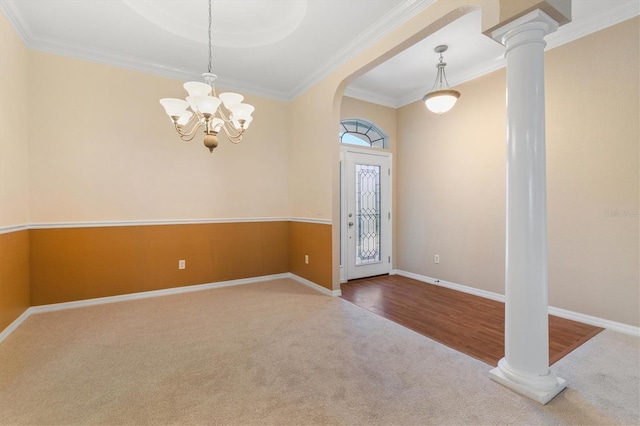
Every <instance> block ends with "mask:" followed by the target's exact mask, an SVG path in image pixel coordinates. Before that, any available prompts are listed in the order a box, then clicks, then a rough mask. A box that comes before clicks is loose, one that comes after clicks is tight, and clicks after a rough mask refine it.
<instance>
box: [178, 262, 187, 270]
mask: <svg viewBox="0 0 640 426" xmlns="http://www.w3.org/2000/svg"><path fill="white" fill-rule="evenodd" d="M186 267H187V261H186V260H178V269H185V268H186Z"/></svg>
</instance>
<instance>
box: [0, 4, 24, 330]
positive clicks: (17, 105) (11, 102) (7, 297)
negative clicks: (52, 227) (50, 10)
mask: <svg viewBox="0 0 640 426" xmlns="http://www.w3.org/2000/svg"><path fill="white" fill-rule="evenodd" d="M28 67H29V52H28V50H27V48H26V47H25V46H24V45H23V44H22V41H21V40H20V38H19V37H18V36H17V34H16V33H15V32H14V31H13V28H11V26H10V25H9V23H8V22H7V21H6V19H5V17H4V15H2V14H0V227H7V226H15V225H27V224H28V223H29V198H28V191H29V151H28V149H29V145H28V135H29V126H28V114H29V102H28V96H27V94H28V87H29V86H28V84H29V81H28ZM28 307H29V231H28V230H20V231H17V232H11V233H8V234H2V233H0V331H1V330H3V329H4V328H5V327H6V326H8V325H9V324H10V323H11V322H13V321H14V320H15V319H16V318H18V317H19V316H20V315H21V314H22V313H23V312H24V311H25V310H26V309H27V308H28Z"/></svg>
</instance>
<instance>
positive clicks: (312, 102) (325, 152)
mask: <svg viewBox="0 0 640 426" xmlns="http://www.w3.org/2000/svg"><path fill="white" fill-rule="evenodd" d="M481 3H482V4H483V9H484V10H487V11H493V12H495V8H497V5H498V2H497V1H493V0H446V1H436V2H435V3H433V4H432V5H431V6H429V7H428V8H425V9H424V10H423V11H422V12H420V13H418V14H417V15H416V16H414V17H413V18H411V19H409V20H408V21H407V22H405V23H404V24H403V25H402V26H401V27H399V28H398V29H396V30H394V31H392V32H391V33H390V34H388V35H386V36H385V37H383V38H382V39H380V40H379V41H378V42H376V43H374V44H373V45H372V46H370V47H369V48H367V49H365V50H364V51H363V52H361V53H360V54H358V55H356V56H355V57H354V58H352V59H351V60H349V61H348V62H347V63H345V64H344V65H342V66H341V67H340V68H338V69H337V70H336V71H335V72H334V73H332V74H331V75H330V76H328V77H327V78H325V79H324V80H322V81H320V82H319V83H318V84H316V85H315V86H313V87H312V88H310V89H309V90H307V91H306V92H305V93H303V94H302V95H300V96H299V97H298V98H296V99H294V100H293V101H292V102H291V103H290V106H289V121H290V126H289V132H290V135H291V149H290V160H291V163H290V176H291V183H290V192H289V196H290V203H291V212H292V215H293V216H303V217H304V216H306V215H317V217H320V218H323V219H331V222H332V224H333V226H332V267H331V268H332V282H333V288H334V289H338V288H339V286H340V227H339V226H338V225H339V220H340V181H339V175H340V167H339V166H340V155H339V146H338V144H337V143H335V140H336V136H335V135H336V134H337V133H338V131H339V123H340V104H341V100H342V93H343V92H344V89H345V88H346V87H347V86H348V84H349V83H350V82H351V81H353V80H355V79H356V78H357V77H359V76H360V75H362V74H364V73H366V72H367V71H368V70H370V69H372V68H374V67H375V66H377V65H379V64H381V63H383V62H384V61H385V60H387V59H389V58H391V57H393V56H394V55H395V54H397V53H399V52H401V51H402V50H404V49H406V48H407V47H409V46H411V45H412V44H414V43H415V42H417V41H419V40H421V39H423V38H425V37H427V36H428V35H430V34H432V33H434V32H436V31H437V30H439V29H440V28H442V27H444V26H446V25H447V24H448V23H450V22H452V21H454V20H455V19H457V18H459V17H460V16H463V15H464V14H466V13H468V12H470V11H472V10H474V9H476V8H478V7H479V5H480V4H481ZM488 16H490V17H491V19H496V17H497V16H498V15H497V14H496V13H488ZM314 217H315V216H314Z"/></svg>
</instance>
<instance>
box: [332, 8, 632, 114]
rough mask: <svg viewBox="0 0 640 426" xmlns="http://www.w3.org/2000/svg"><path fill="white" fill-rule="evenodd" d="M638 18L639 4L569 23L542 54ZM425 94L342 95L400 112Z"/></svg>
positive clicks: (485, 70)
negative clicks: (396, 95)
mask: <svg viewBox="0 0 640 426" xmlns="http://www.w3.org/2000/svg"><path fill="white" fill-rule="evenodd" d="M638 15H640V3H621V4H618V5H617V6H613V7H610V8H608V9H607V10H606V12H605V13H603V14H601V15H598V16H592V17H590V18H588V19H585V20H583V21H580V22H572V23H569V24H567V25H564V26H562V27H560V28H559V29H558V31H556V32H555V33H552V34H549V35H548V36H547V37H546V41H547V46H546V49H545V50H551V49H554V48H556V47H558V46H562V45H563V44H566V43H570V42H572V41H574V40H577V39H579V38H582V37H585V36H588V35H590V34H593V33H595V32H598V31H600V30H603V29H605V28H608V27H611V26H613V25H616V24H619V23H620V22H624V21H626V20H628V19H632V18H635V17H636V16H638ZM506 65H507V61H506V59H505V58H504V57H500V58H497V59H495V60H493V61H489V62H485V63H481V64H478V65H476V66H474V67H472V68H470V69H468V70H467V71H465V72H464V73H462V74H457V75H455V76H454V77H453V78H451V79H450V83H451V84H450V86H451V87H455V86H457V85H459V84H463V83H466V82H468V81H472V80H475V79H476V78H478V77H482V76H483V75H486V74H489V73H492V72H494V71H497V70H499V69H501V68H504V67H505V66H506ZM428 91H429V89H428V87H425V88H421V89H419V90H416V91H413V92H411V93H409V94H407V95H405V96H403V97H400V98H397V99H391V98H388V97H381V96H379V95H378V94H377V93H371V92H367V91H365V90H357V91H352V90H351V89H349V88H347V90H346V91H345V94H347V96H352V95H349V94H348V93H354V95H353V96H352V97H354V98H358V99H361V100H363V101H367V102H373V103H378V104H380V105H384V106H392V107H393V108H401V107H403V106H406V105H408V104H411V103H413V102H416V101H419V100H421V99H422V97H423V96H424V95H425V93H427V92H428ZM380 101H382V102H380Z"/></svg>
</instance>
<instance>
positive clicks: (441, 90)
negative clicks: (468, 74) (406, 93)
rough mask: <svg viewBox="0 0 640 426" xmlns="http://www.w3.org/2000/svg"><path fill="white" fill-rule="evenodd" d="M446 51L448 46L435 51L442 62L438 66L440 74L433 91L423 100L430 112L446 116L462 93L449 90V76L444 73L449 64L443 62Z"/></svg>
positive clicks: (437, 48) (439, 47)
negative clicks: (443, 53)
mask: <svg viewBox="0 0 640 426" xmlns="http://www.w3.org/2000/svg"><path fill="white" fill-rule="evenodd" d="M446 50H447V46H446V45H442V46H437V47H436V48H435V49H434V51H435V52H436V53H439V54H440V61H439V62H438V63H437V64H436V67H438V74H437V75H436V81H435V82H434V83H433V87H432V88H431V91H430V92H429V93H427V94H426V95H424V97H423V98H422V100H423V101H424V103H425V105H426V106H427V108H428V109H429V111H431V112H435V113H436V114H444V113H445V112H447V111H449V110H450V109H451V108H453V106H454V105H455V104H456V101H457V100H458V98H459V97H460V92H458V91H457V90H453V89H450V88H449V82H448V81H447V75H446V74H445V71H444V67H446V66H447V63H446V62H444V61H443V57H442V52H445V51H446ZM445 83H446V86H445Z"/></svg>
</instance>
